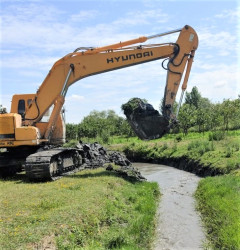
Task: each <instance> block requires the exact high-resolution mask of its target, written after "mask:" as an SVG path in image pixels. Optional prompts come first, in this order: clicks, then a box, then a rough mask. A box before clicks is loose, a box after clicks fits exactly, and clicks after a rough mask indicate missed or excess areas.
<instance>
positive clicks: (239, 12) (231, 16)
mask: <svg viewBox="0 0 240 250" xmlns="http://www.w3.org/2000/svg"><path fill="white" fill-rule="evenodd" d="M215 17H216V18H220V19H227V20H230V21H234V22H236V21H238V20H239V18H240V7H238V8H237V9H235V10H232V9H229V10H224V11H223V12H222V13H220V14H217V15H215Z"/></svg>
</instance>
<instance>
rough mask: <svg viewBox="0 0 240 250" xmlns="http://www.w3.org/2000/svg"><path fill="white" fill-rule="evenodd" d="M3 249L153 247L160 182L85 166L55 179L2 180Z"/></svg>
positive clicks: (0, 241) (0, 240)
mask: <svg viewBox="0 0 240 250" xmlns="http://www.w3.org/2000/svg"><path fill="white" fill-rule="evenodd" d="M0 190H1V191H0V199H1V200H0V201H1V202H0V203H1V204H0V225H1V234H0V245H1V249H33V248H36V249H42V248H43V247H52V248H53V247H57V248H58V249H116V248H117V249H149V247H150V244H151V242H152V237H153V235H154V229H155V213H156V208H157V203H158V199H159V189H158V186H157V184H156V183H148V182H136V183H132V182H129V181H127V180H124V179H122V178H120V177H118V176H117V175H116V174H114V173H111V172H108V171H105V170H104V169H103V168H100V169H97V170H91V171H90V170H84V171H82V172H79V173H78V174H75V175H72V176H68V177H64V178H62V179H60V180H58V181H55V182H47V183H29V182H27V180H26V179H25V177H24V175H23V174H19V175H17V176H16V177H15V178H12V179H8V180H0Z"/></svg>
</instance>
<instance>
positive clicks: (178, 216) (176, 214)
mask: <svg viewBox="0 0 240 250" xmlns="http://www.w3.org/2000/svg"><path fill="white" fill-rule="evenodd" d="M133 165H134V167H137V168H138V169H139V170H140V171H141V173H142V175H143V176H144V177H146V178H147V179H148V180H149V181H155V182H158V184H159V186H160V189H161V193H162V197H161V202H160V204H159V209H158V213H159V216H158V227H157V232H156V240H155V242H154V249H159V250H166V249H169V250H178V249H179V250H180V249H181V250H182V249H186V250H197V249H203V248H202V244H203V241H204V233H203V229H202V227H201V221H200V218H199V215H198V213H197V212H196V211H195V203H194V198H193V194H194V192H195V190H196V188H197V184H198V181H199V180H200V178H199V177H197V176H196V175H194V174H191V173H188V172H185V171H182V170H179V169H176V168H172V167H168V166H164V165H157V164H148V163H134V164H133Z"/></svg>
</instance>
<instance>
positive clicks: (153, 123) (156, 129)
mask: <svg viewBox="0 0 240 250" xmlns="http://www.w3.org/2000/svg"><path fill="white" fill-rule="evenodd" d="M122 110H123V112H124V114H125V115H126V117H127V120H128V122H129V124H130V125H131V127H132V129H133V131H134V132H135V133H136V135H137V136H138V137H139V138H140V139H142V140H153V139H157V138H160V137H162V136H163V135H165V134H166V133H168V132H169V129H170V128H169V121H168V120H167V119H166V118H165V117H164V116H162V115H160V114H159V112H158V111H157V110H155V109H154V108H153V106H152V105H151V104H149V103H147V101H145V100H144V99H140V98H131V99H130V100H129V101H128V102H127V103H125V104H123V105H122Z"/></svg>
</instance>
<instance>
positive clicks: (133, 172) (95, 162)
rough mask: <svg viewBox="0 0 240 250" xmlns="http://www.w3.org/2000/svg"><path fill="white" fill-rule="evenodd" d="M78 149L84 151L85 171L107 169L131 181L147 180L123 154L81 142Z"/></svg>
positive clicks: (94, 144) (95, 144) (97, 144)
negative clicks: (88, 169) (86, 169)
mask: <svg viewBox="0 0 240 250" xmlns="http://www.w3.org/2000/svg"><path fill="white" fill-rule="evenodd" d="M76 148H78V149H81V150H82V151H83V155H84V157H83V163H84V169H85V168H90V169H93V168H99V167H105V169H106V170H107V171H112V172H115V173H117V174H118V175H120V176H122V177H124V178H126V179H128V180H130V181H144V180H146V179H145V178H144V177H143V176H142V174H141V173H140V172H139V171H138V169H136V168H134V167H133V165H132V163H131V162H130V161H129V160H128V159H127V157H126V156H125V155H124V154H123V153H120V152H116V151H107V150H106V149H105V148H104V147H103V146H102V145H101V144H99V143H97V142H95V143H89V144H88V143H82V142H79V143H78V144H77V145H76Z"/></svg>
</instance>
